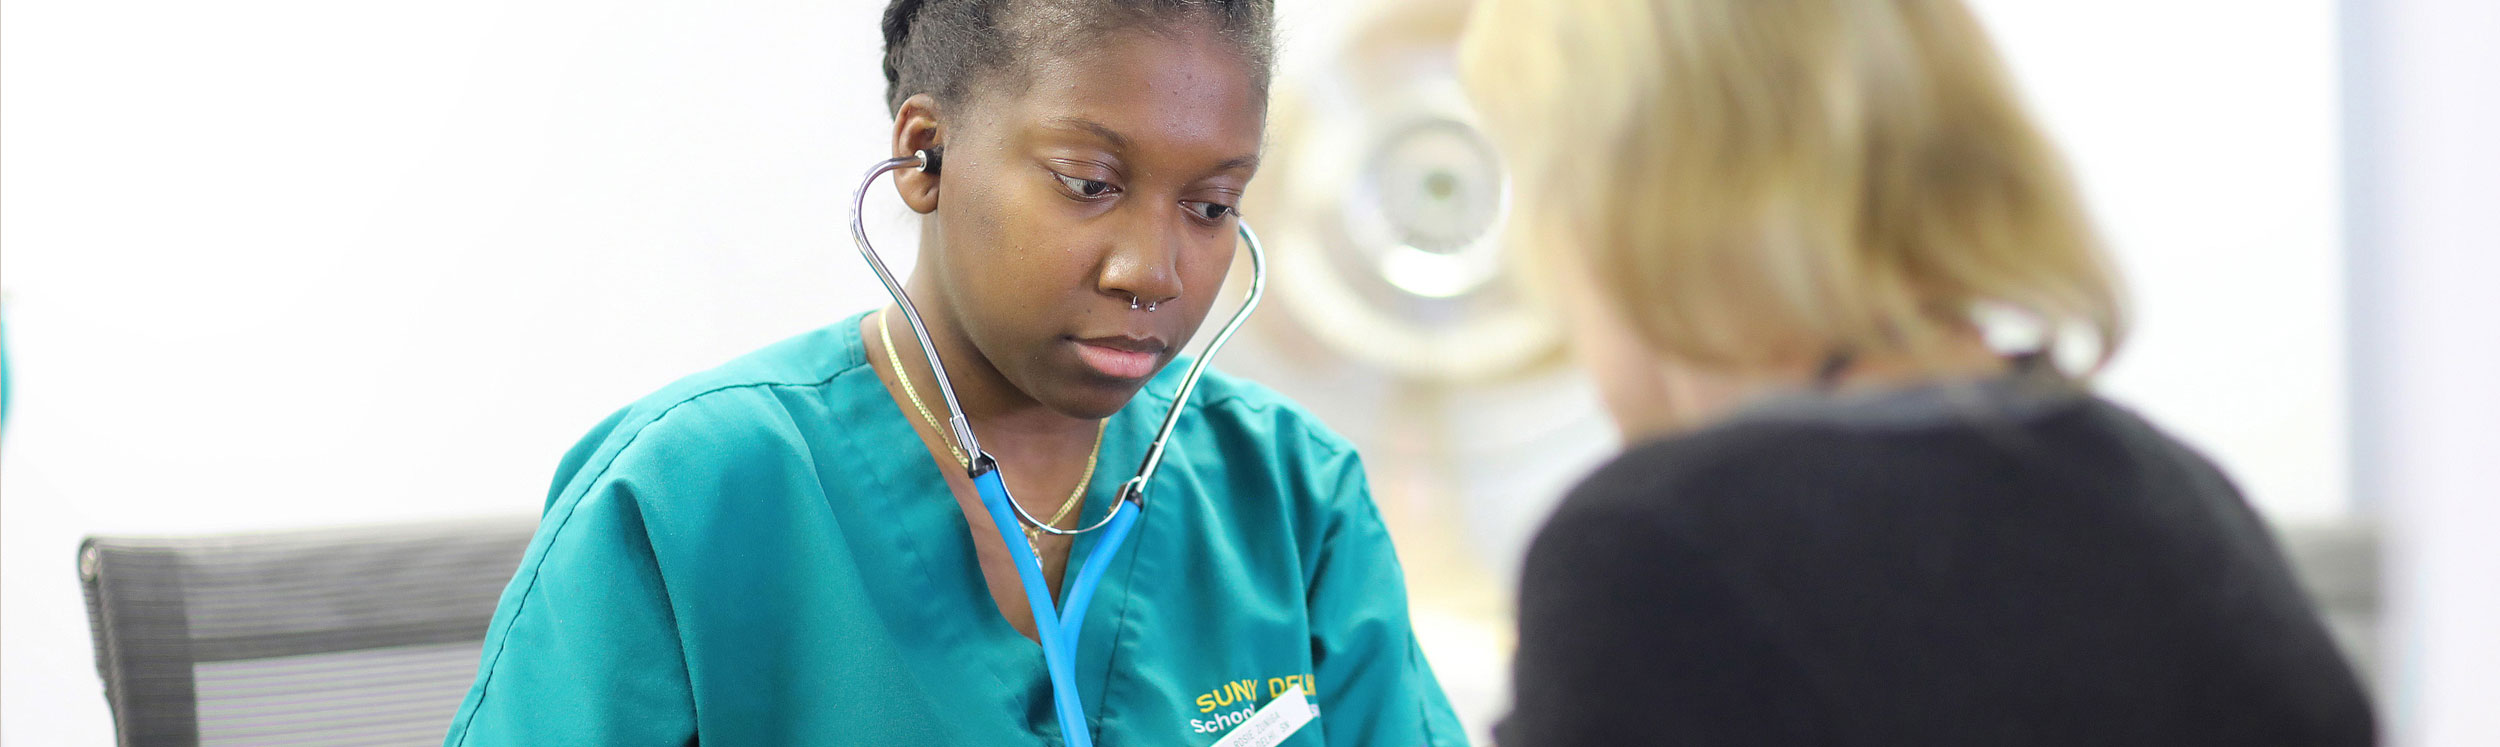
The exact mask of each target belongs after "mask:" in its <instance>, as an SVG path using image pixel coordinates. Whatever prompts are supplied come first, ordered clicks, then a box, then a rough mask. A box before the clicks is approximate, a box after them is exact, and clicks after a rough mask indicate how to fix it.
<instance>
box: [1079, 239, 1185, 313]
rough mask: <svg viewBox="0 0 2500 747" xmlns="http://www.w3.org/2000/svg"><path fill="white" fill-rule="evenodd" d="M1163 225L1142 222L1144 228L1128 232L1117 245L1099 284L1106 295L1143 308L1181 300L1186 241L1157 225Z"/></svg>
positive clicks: (1118, 240) (1104, 262) (1105, 259)
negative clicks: (1183, 255) (1182, 261)
mask: <svg viewBox="0 0 2500 747" xmlns="http://www.w3.org/2000/svg"><path fill="white" fill-rule="evenodd" d="M1160 222H1161V221H1152V220H1146V221H1138V222H1137V223H1139V224H1144V225H1136V226H1135V228H1134V229H1133V230H1129V231H1124V232H1123V234H1122V235H1121V236H1120V237H1119V238H1118V239H1117V240H1115V241H1114V242H1113V244H1112V247H1111V252H1110V254H1109V255H1108V256H1106V257H1104V258H1103V267H1102V277H1101V281H1100V283H1099V284H1098V285H1099V287H1100V288H1101V290H1102V293H1103V294H1104V295H1107V296H1110V297H1112V298H1113V299H1115V300H1118V301H1121V302H1123V303H1125V302H1127V301H1129V300H1131V299H1134V300H1135V301H1136V302H1137V303H1138V305H1139V306H1140V307H1141V308H1143V307H1151V306H1156V305H1160V304H1164V303H1168V302H1170V301H1172V300H1173V299H1176V298H1180V296H1181V273H1180V267H1179V261H1180V253H1181V241H1182V238H1183V237H1182V236H1181V235H1180V232H1179V231H1178V230H1176V229H1174V228H1171V227H1166V226H1158V225H1154V224H1156V223H1160Z"/></svg>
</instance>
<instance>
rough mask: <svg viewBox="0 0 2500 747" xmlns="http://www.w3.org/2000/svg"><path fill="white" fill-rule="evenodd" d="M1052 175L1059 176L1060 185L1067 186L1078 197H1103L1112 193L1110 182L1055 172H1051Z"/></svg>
mask: <svg viewBox="0 0 2500 747" xmlns="http://www.w3.org/2000/svg"><path fill="white" fill-rule="evenodd" d="M1051 176H1054V177H1057V178H1058V179H1059V185H1060V186H1063V187H1067V188H1068V191H1069V192H1071V193H1073V194H1075V195H1076V196H1078V197H1086V198H1093V197H1101V196H1103V195H1107V194H1111V192H1112V190H1111V184H1110V183H1108V182H1098V181H1094V180H1092V179H1078V178H1076V177H1073V176H1068V175H1066V174H1056V173H1054V174H1051Z"/></svg>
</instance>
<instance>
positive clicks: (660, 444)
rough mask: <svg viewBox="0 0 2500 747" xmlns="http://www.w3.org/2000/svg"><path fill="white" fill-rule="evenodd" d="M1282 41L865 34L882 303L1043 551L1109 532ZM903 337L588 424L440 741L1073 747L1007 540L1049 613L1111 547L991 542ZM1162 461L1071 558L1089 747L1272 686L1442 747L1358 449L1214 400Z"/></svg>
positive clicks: (805, 346) (886, 323) (1144, 11)
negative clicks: (897, 243)
mask: <svg viewBox="0 0 2500 747" xmlns="http://www.w3.org/2000/svg"><path fill="white" fill-rule="evenodd" d="M1271 18H1272V9H1271V4H1270V3H1269V2H1267V1H1266V0H1197V1H1187V0H925V1H924V0H898V1H897V2H894V3H893V4H892V5H891V6H890V7H889V8H888V9H887V10H886V13H885V17H884V24H883V26H884V31H885V40H886V54H885V62H884V74H885V78H886V80H887V83H888V101H887V103H888V105H889V107H890V108H891V110H892V112H893V117H894V124H893V129H892V138H891V142H890V144H889V145H890V148H891V152H892V153H893V155H895V156H898V157H900V156H907V155H911V154H915V153H919V152H924V151H926V152H931V153H935V154H939V155H938V157H937V159H936V160H938V161H939V162H940V167H938V168H928V169H906V170H904V171H902V172H899V175H898V176H897V177H896V178H895V188H896V189H897V190H898V191H899V192H900V193H901V196H902V201H903V203H904V204H906V205H908V206H909V207H910V208H911V209H912V210H913V211H915V212H917V213H920V214H921V215H922V219H921V223H920V254H919V259H918V262H917V264H916V265H915V270H914V272H913V274H912V275H911V277H910V278H909V279H908V281H907V288H908V290H909V292H910V294H911V296H912V298H913V299H914V302H915V304H916V305H917V307H918V309H919V312H920V313H921V314H922V315H923V316H924V317H925V319H926V321H927V324H928V328H929V329H928V332H929V339H930V341H931V342H932V343H933V344H934V346H935V347H936V348H937V349H938V350H937V352H938V353H939V355H940V356H941V358H942V359H943V361H944V362H945V363H946V371H947V375H949V376H950V377H951V379H950V380H951V382H952V384H953V386H954V389H955V391H956V392H957V393H958V394H959V395H960V397H961V401H962V407H963V410H964V412H965V413H966V415H967V416H968V417H969V419H970V422H971V428H972V430H973V431H974V432H975V433H976V434H977V435H978V437H979V439H980V443H981V445H982V446H983V447H984V448H985V449H987V450H988V451H989V452H990V453H991V454H993V455H995V456H996V458H997V459H998V461H999V463H1000V465H1001V469H1002V473H1003V474H1004V475H1006V476H1007V478H1006V480H1007V487H1008V488H1009V489H1010V490H1011V491H1012V493H1013V495H1014V496H1015V500H1017V501H1018V502H1019V503H1020V504H1021V505H1022V507H1023V508H1024V510H1025V511H1026V512H1028V513H1030V514H1032V515H1033V516H1035V517H1047V519H1048V521H1049V522H1050V523H1051V525H1053V526H1056V527H1059V528H1065V529H1073V528H1078V527H1082V526H1089V525H1092V524H1094V523H1095V522H1097V521H1099V520H1100V519H1101V518H1102V517H1103V516H1104V514H1105V512H1106V510H1107V509H1108V508H1109V507H1110V505H1111V504H1112V503H1113V496H1114V495H1115V494H1116V493H1117V492H1118V490H1119V487H1120V484H1121V482H1123V481H1124V480H1125V479H1126V478H1127V477H1128V474H1127V470H1125V469H1123V468H1124V467H1126V466H1127V465H1131V464H1136V463H1138V461H1139V460H1140V459H1141V458H1142V457H1143V455H1144V453H1145V450H1146V446H1147V441H1148V440H1149V439H1150V438H1151V437H1152V435H1153V434H1154V432H1155V431H1156V430H1157V428H1158V427H1159V426H1160V424H1161V423H1160V420H1161V417H1162V415H1163V413H1164V412H1165V408H1166V407H1167V406H1169V405H1170V403H1171V401H1172V399H1173V393H1174V392H1173V389H1174V388H1175V386H1176V384H1177V379H1178V378H1180V376H1179V374H1180V370H1181V369H1182V368H1185V365H1173V363H1174V356H1175V354H1176V353H1177V352H1178V351H1179V350H1181V348H1182V346H1183V345H1184V344H1186V343H1187V342H1188V341H1189V339H1190V336H1191V334H1192V333H1193V331H1195V330H1196V329H1198V327H1199V323H1200V322H1201V321H1203V320H1205V319H1206V317H1207V316H1208V314H1209V313H1210V311H1211V310H1212V308H1213V306H1214V304H1215V301H1216V291H1217V288H1218V287H1219V286H1220V285H1221V284H1222V282H1223V279H1224V277H1225V275H1226V272H1227V270H1228V268H1229V266H1230V265H1231V263H1232V258H1233V255H1234V248H1235V230H1236V225H1237V222H1238V221H1239V220H1240V216H1239V215H1238V213H1237V211H1236V210H1235V205H1236V204H1237V201H1238V200H1239V199H1240V197H1241V194H1242V191H1243V189H1244V188H1245V187H1246V186H1247V185H1248V183H1249V181H1250V179H1251V177H1252V175H1253V174H1255V173H1256V172H1257V169H1258V166H1259V156H1260V145H1261V134H1262V129H1263V127H1264V123H1265V117H1266V111H1267V84H1268V77H1269V59H1270V57H1271V46H1272V43H1273V42H1272V30H1271ZM863 72H865V71H863ZM863 166H865V164H863ZM829 250H830V249H829ZM843 250H844V251H847V247H846V248H844V249H843ZM898 316H900V314H899V312H898V311H897V309H895V308H893V307H887V308H883V309H878V310H873V311H869V312H866V313H863V314H858V315H854V316H850V317H848V318H844V319H842V320H840V321H838V322H835V323H834V324H832V325H831V326H828V327H825V328H823V329H820V330H817V331H814V332H810V333H807V334H804V335H800V336H798V337H796V338H792V339H790V340H787V341H784V342H781V343H779V344H775V345H773V346H770V347H767V348H764V349H762V350H759V351H756V352H755V353H752V354H750V355H747V356H745V357H743V358H740V359H738V360H735V361H732V362H730V363H728V364H727V365H724V366H721V367H720V368H717V369H713V370H711V371H707V372H704V373H700V374H696V375H694V376H691V377H689V378H686V379H684V380H682V381H679V382H677V383H675V384H672V385H670V386H668V387H667V388H665V389H662V390H661V391H659V392H658V393H656V394H653V395H651V396H649V397H646V398H644V399H643V400H641V401H639V402H636V403H634V404H632V405H629V406H627V407H625V408H624V409H623V410H621V411H619V412H617V413H616V414H615V415H613V416H611V417H609V418H608V419H607V421H606V422H603V423H600V424H599V425H598V426H597V427H596V428H594V429H593V430H592V431H591V432H590V433H589V435H587V436H585V437H584V438H583V439H582V440H581V442H580V443H579V445H577V446H575V447H574V448H573V450H572V452H571V453H569V454H567V455H565V457H564V459H563V462H562V464H561V466H560V467H559V469H558V472H557V476H556V479H555V484H554V487H553V489H552V491H551V492H550V494H549V496H548V500H547V505H546V509H545V513H544V515H543V517H542V518H541V521H540V526H539V530H538V534H537V537H536V538H535V539H534V540H533V541H532V542H531V545H530V548H529V550H528V553H527V555H526V556H525V557H524V558H523V560H522V563H521V566H520V569H519V572H518V573H517V574H516V575H515V576H514V578H513V580H512V584H511V586H510V587H509V588H508V589H507V590H506V591H505V593H504V596H503V600H502V604H501V606H500V608H499V609H498V610H497V611H496V613H495V616H494V619H493V622H492V624H491V626H490V628H489V629H488V632H487V636H486V642H485V650H484V654H483V657H482V660H481V663H480V667H479V671H478V676H477V680H476V683H475V684H474V685H473V686H472V687H471V688H470V692H469V695H468V698H467V700H466V701H465V702H464V703H462V705H461V707H460V710H459V712H458V714H457V716H456V717H455V718H454V720H453V722H452V725H451V731H450V734H449V737H448V738H447V740H446V744H447V745H452V746H455V747H457V746H461V745H470V746H477V745H532V746H538V745H568V744H579V745H611V746H614V745H685V744H694V743H696V742H698V741H700V742H701V743H703V744H707V745H1019V744H1033V745H1047V744H1059V743H1061V742H1062V741H1063V737H1062V735H1061V732H1060V727H1059V725H1058V722H1057V720H1056V719H1054V714H1053V694H1052V693H1053V690H1052V688H1051V687H1050V685H1049V682H1048V680H1047V679H1046V675H1045V671H1044V664H1043V656H1042V652H1041V648H1040V647H1039V646H1038V645H1037V644H1036V640H1037V637H1036V636H1037V633H1036V624H1035V621H1034V619H1033V616H1032V613H1031V612H1030V611H1029V608H1028V606H1027V604H1026V601H1025V598H1024V596H1023V592H1022V586H1021V585H1020V582H1019V579H1018V575H1017V571H1016V570H1015V568H1014V567H1013V566H1012V565H1011V564H1010V552H1009V549H1008V546H1009V543H1017V544H1023V545H1026V546H1028V547H1029V548H1031V549H1032V550H1034V551H1036V554H1038V555H1039V556H1040V558H1041V563H1042V567H1043V570H1044V571H1045V575H1046V576H1047V577H1048V586H1049V587H1050V588H1051V589H1052V590H1053V593H1054V595H1055V596H1061V597H1064V595H1065V591H1066V589H1065V583H1066V580H1067V577H1068V576H1070V575H1071V574H1072V573H1073V572H1074V569H1072V568H1071V567H1070V563H1069V558H1070V557H1071V555H1072V553H1073V555H1074V556H1075V557H1079V558H1083V557H1085V554H1086V552H1087V551H1088V550H1089V549H1090V546H1091V544H1092V543H1093V542H1094V541H1095V538H1097V537H1098V536H1099V533H1096V534H1083V535H1077V536H1076V538H1074V539H1073V540H1071V539H1070V538H1068V537H1064V536H1060V535H1054V534H1051V533H1047V532H1039V531H1027V532H1026V533H1025V534H1023V535H1022V536H1001V533H1000V531H999V530H998V529H996V528H995V526H996V525H995V524H994V523H993V521H992V520H991V518H990V517H989V515H988V512H987V511H986V510H985V509H984V507H983V504H982V502H981V500H980V498H979V497H978V496H977V495H976V494H975V493H974V489H973V486H972V484H971V483H970V482H969V481H968V480H967V479H966V477H965V470H964V467H963V464H964V461H963V460H964V459H965V458H966V455H964V454H963V453H961V451H960V445H958V444H955V443H953V439H952V437H951V435H950V433H949V432H948V431H947V429H944V428H941V427H939V422H940V421H941V419H942V418H944V417H945V415H944V413H945V409H944V408H943V406H942V404H941V403H940V402H938V401H936V397H937V396H938V395H937V394H936V391H937V389H936V383H935V381H936V380H935V378H934V377H935V376H936V374H935V372H933V371H931V370H930V367H929V365H928V364H927V362H926V361H925V358H924V356H923V353H922V350H921V349H920V348H919V345H918V340H917V337H916V336H915V335H913V334H912V333H911V332H910V329H909V326H908V324H907V323H906V322H905V320H903V319H898V318H896V317H898ZM898 328H900V329H899V330H898ZM898 332H899V333H898ZM1171 438H1172V440H1171V444H1170V450H1169V451H1168V452H1167V458H1166V461H1165V463H1164V464H1163V466H1162V469H1161V472H1160V473H1159V474H1158V475H1157V477H1156V482H1155V489H1154V492H1153V496H1152V500H1151V502H1150V504H1149V505H1150V507H1149V508H1148V509H1146V510H1145V511H1143V512H1142V514H1141V516H1142V518H1141V519H1140V520H1139V523H1138V524H1137V525H1136V526H1135V529H1134V532H1133V533H1132V534H1131V535H1130V536H1129V538H1128V540H1127V542H1126V544H1125V546H1124V547H1123V548H1121V549H1120V551H1119V552H1118V554H1117V555H1115V556H1110V557H1107V558H1105V557H1096V558H1094V559H1093V560H1092V561H1091V562H1104V563H1109V564H1110V565H1108V566H1107V572H1106V575H1105V576H1104V578H1103V580H1102V582H1101V586H1100V590H1099V592H1098V593H1097V594H1096V596H1095V597H1094V599H1093V603H1092V605H1091V607H1090V615H1089V617H1088V620H1089V624H1088V625H1087V626H1086V628H1085V630H1084V637H1083V640H1082V641H1081V642H1080V645H1079V646H1077V656H1076V658H1075V667H1074V669H1075V681H1076V684H1077V685H1078V686H1079V689H1080V691H1081V692H1082V693H1083V697H1082V701H1083V702H1082V706H1081V708H1082V710H1083V713H1084V715H1085V722H1086V723H1087V724H1090V728H1091V729H1092V730H1093V732H1094V735H1093V741H1094V743H1096V744H1104V745H1208V744H1213V743H1215V742H1216V741H1217V740H1218V739H1220V738H1222V737H1223V736H1224V735H1225V734H1226V733H1227V732H1228V731H1229V730H1230V729H1231V728H1232V727H1233V726H1235V725H1237V724H1239V723H1241V721H1242V720H1243V719H1244V717H1246V716H1248V715H1250V714H1252V713H1253V712H1254V711H1255V709H1257V708H1259V707H1261V706H1264V705H1266V704H1268V703H1270V702H1274V701H1275V700H1276V699H1277V698H1280V697H1286V696H1287V693H1289V692H1292V691H1299V692H1301V693H1302V694H1303V697H1305V698H1307V699H1308V700H1309V701H1310V702H1311V703H1313V704H1315V705H1316V706H1317V710H1318V716H1317V718H1316V720H1313V721H1311V722H1309V723H1307V724H1306V725H1305V726H1304V727H1303V728H1302V729H1301V730H1300V731H1298V732H1296V733H1294V734H1293V735H1292V736H1291V737H1290V739H1288V740H1287V741H1284V742H1282V744H1285V745H1304V746H1310V747H1316V746H1318V745H1342V746H1349V747H1351V746H1368V745H1401V746H1403V745H1461V744H1464V737H1463V735H1462V734H1461V732H1460V728H1459V726H1458V724H1457V720H1456V718H1455V717H1454V715H1453V714H1452V712H1451V710H1450V706H1449V704H1448V703H1447V701H1446V700H1445V698H1444V697H1443V695H1442V693H1441V690H1440V688H1439V686H1438V684H1437V683H1436V682H1435V681H1434V678H1433V674H1432V671H1431V669H1430V668H1429V667H1428V666H1427V665H1426V663H1425V661H1424V659H1423V657H1422V655H1421V654H1420V653H1419V651H1418V649H1417V647H1416V643H1415V638H1414V635H1413V633H1412V631H1411V629H1410V625H1409V623H1408V619H1407V602H1406V593H1405V589H1404V581H1403V579H1402V577H1401V573H1400V570H1399V567H1398V564H1397V560H1396V556H1395V554H1394V553H1393V551H1392V549H1391V547H1390V541H1389V535H1388V533H1387V531H1386V530H1385V529H1384V527H1383V526H1382V523H1381V520H1380V516H1379V513H1378V511H1377V510H1376V509H1375V508H1374V506H1373V504H1372V501H1371V498H1370V496H1369V493H1368V488H1367V487H1366V484H1365V480H1364V475H1363V467H1362V462H1361V460H1360V459H1359V458H1358V457H1357V455H1356V454H1355V452H1354V450H1353V449H1352V448H1351V447H1350V446H1349V445H1348V444H1347V442H1346V441H1345V440H1344V439H1342V438H1340V437H1339V436H1337V435H1335V434H1333V433H1330V432H1329V431H1328V430H1327V429H1325V428H1323V427H1322V426H1320V424H1319V423H1318V422H1317V421H1316V420H1315V419H1313V418H1312V416H1311V415H1310V414H1308V413H1306V412H1304V411H1303V410H1302V409H1301V408H1299V407H1297V406H1296V405H1295V404H1294V403H1292V402H1289V401H1286V400H1285V399H1283V398H1282V397H1279V396H1278V395H1276V394H1275V393H1273V392H1271V391H1268V390H1266V389H1263V388H1261V387H1259V386H1257V385H1254V384H1251V383H1248V382H1244V381H1239V380H1235V379H1231V378H1227V377H1224V376H1222V375H1209V376H1207V377H1206V379H1205V380H1204V381H1203V382H1202V383H1201V384H1200V386H1199V387H1198V389H1197V391H1196V392H1195V393H1194V394H1193V396H1192V398H1191V400H1190V401H1189V402H1188V404H1187V409H1186V411H1185V412H1184V413H1183V415H1182V416H1181V419H1180V424H1179V427H1178V429H1177V430H1176V431H1175V432H1174V433H1173V435H1172V437H1171ZM1097 466H1100V467H1101V469H1097Z"/></svg>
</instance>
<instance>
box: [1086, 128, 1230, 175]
mask: <svg viewBox="0 0 2500 747" xmlns="http://www.w3.org/2000/svg"><path fill="white" fill-rule="evenodd" d="M1044 124H1045V125H1047V126H1049V127H1052V128H1056V129H1062V130H1076V131H1079V132H1083V133H1085V134H1088V135H1092V136H1094V137H1096V138H1099V139H1101V140H1102V141H1103V142H1104V143H1105V144H1107V145H1110V146H1111V149H1112V150H1119V151H1125V150H1128V149H1129V139H1128V136H1127V135H1122V134H1120V131H1119V130H1114V129H1111V127H1110V125H1105V124H1103V123H1101V122H1096V121H1094V120H1090V119H1086V118H1084V117H1058V118H1055V119H1051V120H1048V121H1046V122H1044ZM1258 169H1259V155H1258V154H1256V153H1252V154H1249V155H1242V156H1234V157H1232V158H1229V159H1225V161H1224V162H1223V163H1219V164H1216V165H1215V168H1211V169H1208V170H1207V173H1209V174H1221V173H1224V172H1227V171H1257V170H1258Z"/></svg>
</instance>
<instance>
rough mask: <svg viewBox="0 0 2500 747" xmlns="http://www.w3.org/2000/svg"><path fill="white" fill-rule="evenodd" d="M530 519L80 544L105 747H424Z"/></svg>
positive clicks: (436, 737)
mask: <svg viewBox="0 0 2500 747" xmlns="http://www.w3.org/2000/svg"><path fill="white" fill-rule="evenodd" d="M536 526H537V521H536V519H535V518H534V517H533V518H527V519H498V520H490V521H466V522H455V523H441V524H423V525H413V526H394V527H375V528H365V529H339V530H326V531H310V532H284V533H262V534H237V535H222V536H211V537H190V538H132V537H90V538H88V539H87V541H86V542H85V543H84V544H83V545H82V546H81V547H80V548H79V552H78V574H79V576H80V578H81V580H83V581H84V583H85V586H86V593H87V616H88V622H89V623H90V624H91V625H92V626H93V628H94V630H95V650H96V669H97V670H98V671H99V672H100V673H102V674H103V676H104V692H105V698H106V699H107V700H109V701H110V702H111V703H112V706H113V723H114V727H115V729H116V731H118V732H119V734H120V743H121V744H123V745H146V746H152V745H217V744H251V745H328V744H359V745H369V744H411V745H414V744H424V745H437V744H441V743H442V739H443V733H444V730H445V729H446V728H448V727H449V726H450V724H451V716H452V712H453V711H454V710H456V709H458V708H459V705H460V700H461V699H462V698H463V697H465V696H466V695H467V693H468V688H469V682H470V680H471V678H473V677H474V676H476V673H477V662H478V649H479V644H480V642H481V641H483V640H484V639H485V637H486V623H487V620H488V618H490V617H492V616H493V615H494V611H495V603H496V601H497V599H498V597H500V596H501V595H502V593H503V588H504V585H505V584H506V583H507V582H508V581H510V580H511V578H512V572H513V569H514V568H516V567H518V566H519V565H520V562H521V553H522V551H523V550H524V549H526V548H527V547H528V545H529V540H530V535H531V533H532V532H533V531H534V530H535V528H536Z"/></svg>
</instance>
